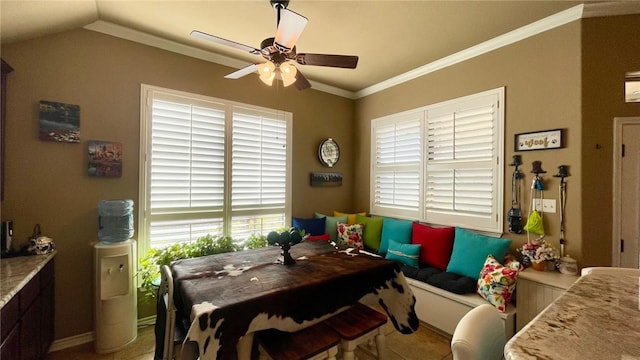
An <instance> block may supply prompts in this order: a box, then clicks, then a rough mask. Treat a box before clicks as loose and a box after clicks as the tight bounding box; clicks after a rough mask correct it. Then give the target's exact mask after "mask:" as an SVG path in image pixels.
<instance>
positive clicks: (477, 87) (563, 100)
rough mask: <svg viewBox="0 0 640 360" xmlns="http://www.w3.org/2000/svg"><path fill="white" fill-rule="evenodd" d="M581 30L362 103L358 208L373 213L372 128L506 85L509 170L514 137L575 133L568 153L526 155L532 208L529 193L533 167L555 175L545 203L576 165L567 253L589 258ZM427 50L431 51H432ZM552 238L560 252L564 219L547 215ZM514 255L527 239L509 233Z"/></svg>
mask: <svg viewBox="0 0 640 360" xmlns="http://www.w3.org/2000/svg"><path fill="white" fill-rule="evenodd" d="M580 30H581V27H580V23H579V22H573V23H571V24H567V25H565V26H562V27H560V28H557V29H554V30H551V31H547V32H545V33H543V34H540V35H537V36H535V37H532V38H529V39H526V40H524V41H521V42H518V43H516V44H513V45H510V46H507V47H505V48H502V49H499V50H496V51H493V52H490V53H488V54H484V55H482V56H479V57H476V58H474V59H471V60H468V61H465V62H463V63H460V64H457V65H454V66H451V67H448V68H446V69H443V70H440V71H437V72H434V73H431V74H428V75H425V76H423V77H420V78H418V79H415V80H413V81H411V82H408V83H405V84H402V85H398V86H395V87H393V88H391V89H388V90H385V91H382V92H379V93H376V94H373V95H370V96H368V97H366V98H363V99H361V100H359V101H357V107H356V121H357V124H356V131H357V132H358V133H359V134H361V135H362V136H361V137H359V138H358V141H357V143H356V152H357V153H358V154H359V156H358V157H357V159H356V163H355V166H356V168H355V174H356V179H357V180H356V186H355V189H356V191H355V195H356V199H355V204H354V206H355V207H356V208H358V209H368V208H369V181H370V179H369V166H370V163H369V154H370V149H369V147H370V145H371V144H370V131H371V127H370V122H371V120H372V119H375V118H378V117H381V116H385V115H388V114H393V113H396V112H400V111H404V110H409V109H414V108H419V107H422V106H425V105H429V104H434V103H437V102H440V101H444V100H449V99H453V98H457V97H461V96H465V95H470V94H473V93H477V92H481V91H484V90H489V89H493V88H497V87H501V86H505V88H506V92H505V101H506V115H505V119H506V129H505V134H506V135H505V136H506V137H505V159H506V161H505V163H506V164H509V163H511V159H512V156H513V154H514V146H513V139H514V135H515V134H517V133H522V132H531V131H540V130H549V129H557V128H564V129H567V131H566V133H565V136H566V147H565V148H563V149H555V150H544V151H527V152H519V154H521V155H522V161H523V164H524V165H523V166H522V167H521V170H522V171H524V172H525V173H526V177H525V179H524V189H523V193H524V195H525V196H524V201H523V203H524V206H525V207H528V204H529V198H530V196H529V188H530V185H531V181H532V178H533V176H532V175H533V174H530V171H531V168H532V167H531V162H532V161H534V160H540V161H542V168H543V169H544V170H546V171H547V174H546V175H545V174H543V175H541V176H542V178H543V180H544V184H545V186H546V190H547V191H546V192H545V196H544V197H545V198H553V199H558V185H559V180H558V179H557V178H554V177H552V175H553V174H556V173H557V167H558V166H559V165H569V166H570V171H571V174H572V176H571V177H570V178H568V179H567V182H568V198H569V199H570V200H569V201H568V202H567V219H566V236H565V238H566V239H568V240H567V251H568V253H570V254H571V255H572V256H574V257H578V258H579V257H580V256H581V242H580V240H579V239H580V238H581V228H582V226H581V222H582V219H581V217H580V208H581V206H582V204H581V200H580V183H581V178H580V177H581V164H580V162H581V157H580V152H581V146H582V144H581V141H580V136H581V114H580V111H581V107H580V103H581V100H580V96H581V92H580V83H581V81H580V76H581V72H580V57H581V54H580V52H581V50H580V38H581V35H580ZM424 46H428V44H425V45H424ZM513 170H514V168H513V167H509V166H507V167H506V168H505V175H504V176H505V188H504V191H505V193H504V199H505V202H504V208H505V212H506V211H508V209H509V208H510V207H511V174H512V172H513ZM544 224H545V229H546V233H547V237H546V238H547V239H548V240H550V241H551V242H552V243H553V244H555V245H556V246H559V232H560V230H559V216H558V214H557V213H556V214H550V215H549V214H545V215H544ZM507 226H508V224H507V223H506V222H505V230H504V231H505V233H506V235H505V236H506V237H509V238H511V239H512V240H513V243H512V248H513V249H515V248H516V247H519V246H521V245H522V244H523V243H524V242H525V241H526V236H525V235H514V234H509V233H508V232H507Z"/></svg>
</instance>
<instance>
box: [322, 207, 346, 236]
mask: <svg viewBox="0 0 640 360" xmlns="http://www.w3.org/2000/svg"><path fill="white" fill-rule="evenodd" d="M314 216H315V217H316V218H323V217H324V218H327V220H326V222H325V224H324V228H325V230H324V232H325V234H329V237H330V238H331V241H333V242H337V239H338V221H339V222H341V223H347V215H344V216H327V215H323V214H320V213H315V215H314Z"/></svg>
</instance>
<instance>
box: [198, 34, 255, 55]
mask: <svg viewBox="0 0 640 360" xmlns="http://www.w3.org/2000/svg"><path fill="white" fill-rule="evenodd" d="M191 36H193V37H197V38H200V39H204V40H208V41H211V42H214V43H216V44H221V45H226V46H231V47H233V48H236V49H240V50H244V51H248V52H250V53H251V54H254V55H258V54H260V50H258V49H256V48H254V47H251V46H248V45H243V44H240V43H237V42H235V41H231V40H227V39H223V38H221V37H218V36H215V35H211V34H207V33H204V32H202V31H198V30H193V31H192V32H191Z"/></svg>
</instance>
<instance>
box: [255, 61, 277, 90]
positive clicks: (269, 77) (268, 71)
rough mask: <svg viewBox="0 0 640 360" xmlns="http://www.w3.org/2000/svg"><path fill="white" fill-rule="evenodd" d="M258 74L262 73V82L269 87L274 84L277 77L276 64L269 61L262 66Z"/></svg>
mask: <svg viewBox="0 0 640 360" xmlns="http://www.w3.org/2000/svg"><path fill="white" fill-rule="evenodd" d="M258 72H259V73H260V80H262V82H263V83H265V84H267V85H269V86H271V84H273V79H274V78H275V77H276V66H275V64H274V63H272V62H271V61H267V62H265V63H263V64H260V68H259V70H258Z"/></svg>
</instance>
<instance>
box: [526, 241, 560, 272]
mask: <svg viewBox="0 0 640 360" xmlns="http://www.w3.org/2000/svg"><path fill="white" fill-rule="evenodd" d="M518 251H519V252H520V254H522V257H523V261H522V262H523V264H527V263H531V267H533V268H534V269H536V270H540V271H544V270H545V269H546V267H547V263H548V262H549V261H553V262H555V261H556V260H557V259H558V258H559V256H558V251H557V250H556V249H555V248H554V247H553V245H551V244H550V243H549V242H547V241H545V240H532V241H530V242H526V243H525V244H524V245H522V247H521V248H520V249H518Z"/></svg>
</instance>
